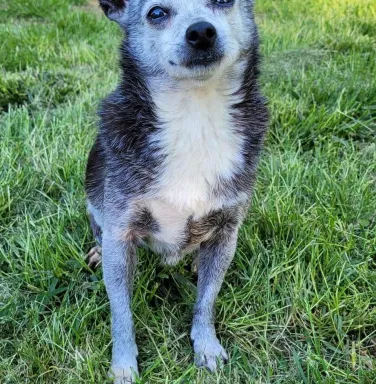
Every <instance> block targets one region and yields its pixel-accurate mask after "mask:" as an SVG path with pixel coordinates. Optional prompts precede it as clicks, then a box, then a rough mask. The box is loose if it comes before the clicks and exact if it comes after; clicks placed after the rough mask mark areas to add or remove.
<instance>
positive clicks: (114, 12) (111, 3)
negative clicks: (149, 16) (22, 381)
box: [99, 0, 129, 23]
mask: <svg viewBox="0 0 376 384" xmlns="http://www.w3.org/2000/svg"><path fill="white" fill-rule="evenodd" d="M128 1H129V0H99V5H100V6H101V8H102V10H103V12H104V14H105V15H106V16H107V17H108V18H109V19H110V20H112V21H116V22H117V23H120V22H121V19H122V17H123V15H124V13H125V9H126V7H127V5H128V4H127V3H128Z"/></svg>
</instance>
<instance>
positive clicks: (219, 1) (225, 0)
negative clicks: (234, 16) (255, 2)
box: [213, 0, 235, 7]
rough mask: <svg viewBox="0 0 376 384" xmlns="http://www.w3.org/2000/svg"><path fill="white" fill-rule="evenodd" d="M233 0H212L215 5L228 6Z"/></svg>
mask: <svg viewBox="0 0 376 384" xmlns="http://www.w3.org/2000/svg"><path fill="white" fill-rule="evenodd" d="M234 2H235V0H213V3H214V4H215V5H219V6H220V7H229V6H231V5H233V4H234Z"/></svg>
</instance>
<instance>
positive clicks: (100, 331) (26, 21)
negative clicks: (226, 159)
mask: <svg viewBox="0 0 376 384" xmlns="http://www.w3.org/2000/svg"><path fill="white" fill-rule="evenodd" d="M257 18H258V22H259V26H260V30H261V37H262V52H263V57H264V59H263V76H262V86H263V90H264V93H265V95H266V96H267V97H268V99H269V104H270V110H271V116H272V117H271V124H270V133H269V136H268V140H267V143H266V149H265V151H264V155H263V158H262V162H261V166H260V173H259V179H258V184H257V188H256V191H255V195H254V199H253V206H252V208H251V210H250V212H249V215H248V218H247V221H246V223H245V224H244V226H243V227H242V230H241V235H240V239H239V246H238V250H237V254H236V257H235V260H234V263H233V265H232V267H231V269H230V271H229V274H228V276H227V279H226V282H225V284H224V287H223V290H222V292H221V294H220V297H219V300H218V305H217V329H218V334H219V337H220V339H221V341H222V342H223V343H224V345H225V347H226V348H227V350H228V352H229V354H230V363H229V364H228V365H227V366H225V368H224V369H223V370H221V371H219V372H218V373H217V374H213V375H212V374H210V373H208V372H206V371H205V370H199V369H197V368H195V366H194V365H193V363H192V361H193V353H192V350H191V347H190V341H189V327H190V322H191V313H192V308H193V304H194V298H195V287H194V282H195V276H194V274H193V273H192V272H191V270H190V262H189V261H188V260H187V262H186V263H185V264H182V265H180V266H179V267H177V268H174V269H168V268H164V267H161V266H160V265H159V263H158V260H159V259H158V257H156V256H155V255H153V254H150V253H147V252H145V251H140V264H139V270H138V275H137V282H136V288H135V296H134V305H133V307H134V314H135V323H136V329H137V341H138V345H139V350H140V358H139V362H140V370H141V372H142V379H141V380H140V382H141V383H150V384H157V383H161V384H162V383H179V384H180V383H185V384H190V383H197V384H199V383H200V384H201V383H202V384H211V383H229V384H237V383H239V384H244V383H260V384H264V383H285V384H287V383H289V384H290V383H304V384H307V383H328V384H329V383H330V384H331V383H333V384H339V383H340V384H345V383H376V2H375V1H374V0H335V1H334V0H333V1H330V0H305V1H303V0H278V1H272V0H259V1H258V4H257ZM120 39H121V35H120V33H119V31H118V30H117V28H116V26H115V25H114V24H111V23H109V22H108V21H107V20H106V19H105V18H104V17H103V16H102V15H101V13H100V12H99V10H98V8H97V7H96V5H95V3H93V2H91V1H90V2H89V3H87V2H86V1H85V0H40V1H35V0H12V1H11V0H0V153H1V155H0V278H1V280H0V382H1V383H7V384H13V383H14V384H16V383H17V384H18V383H62V384H65V383H109V382H110V381H109V380H108V379H107V376H106V374H107V370H108V368H109V364H110V352H111V351H110V349H111V337H110V316H109V304H108V300H107V297H106V293H105V289H104V284H103V281H102V273H101V271H100V270H99V271H96V272H94V271H91V270H90V269H89V268H88V267H87V266H86V265H85V262H84V255H85V253H86V252H87V251H88V249H89V248H90V247H91V246H92V244H93V238H92V235H91V233H90V230H89V225H88V220H87V217H86V213H85V195H84V190H83V175H84V168H85V162H86V158H87V155H88V151H89V148H90V146H91V144H92V142H93V139H94V137H95V131H96V126H97V117H96V109H97V106H98V103H99V101H100V100H101V98H103V97H104V96H105V95H106V94H108V93H109V92H110V91H111V90H112V89H114V87H115V85H116V82H117V78H118V69H117V46H118V44H119V42H120Z"/></svg>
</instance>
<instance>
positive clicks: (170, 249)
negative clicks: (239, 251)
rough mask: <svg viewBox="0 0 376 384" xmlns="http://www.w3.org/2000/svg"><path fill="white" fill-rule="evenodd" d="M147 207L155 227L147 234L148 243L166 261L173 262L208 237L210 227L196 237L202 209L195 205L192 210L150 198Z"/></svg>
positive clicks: (202, 218) (201, 219) (191, 250)
mask: <svg viewBox="0 0 376 384" xmlns="http://www.w3.org/2000/svg"><path fill="white" fill-rule="evenodd" d="M146 208H147V209H148V211H149V212H150V214H151V215H152V217H153V220H154V221H155V223H156V228H157V230H156V231H154V232H153V233H152V234H150V236H148V238H147V244H148V246H149V247H150V248H151V249H152V250H153V251H154V252H157V253H159V254H161V255H162V256H163V262H164V263H165V264H171V265H173V264H176V263H177V262H179V261H180V260H181V259H182V258H183V257H184V256H185V255H186V254H188V253H190V252H193V251H195V250H196V249H197V248H198V247H199V246H200V244H201V243H202V242H203V241H205V240H207V239H208V238H209V237H210V234H211V232H212V228H210V226H207V227H205V228H204V229H203V230H202V231H201V232H200V233H199V235H198V236H197V233H196V234H195V228H197V226H198V225H199V224H200V223H203V222H204V221H205V211H204V209H203V208H202V209H201V208H200V207H197V209H196V210H194V211H192V210H188V209H179V208H177V207H174V206H172V205H171V204H169V203H166V202H164V201H162V200H152V201H149V202H148V203H147V205H146ZM196 232H197V231H196Z"/></svg>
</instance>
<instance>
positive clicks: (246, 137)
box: [85, 0, 268, 383]
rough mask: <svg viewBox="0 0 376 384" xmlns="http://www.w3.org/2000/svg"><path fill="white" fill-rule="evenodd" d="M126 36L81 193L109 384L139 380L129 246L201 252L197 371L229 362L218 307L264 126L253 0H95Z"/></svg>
mask: <svg viewBox="0 0 376 384" xmlns="http://www.w3.org/2000/svg"><path fill="white" fill-rule="evenodd" d="M100 6H101V8H102V9H103V11H104V13H105V14H106V16H107V17H108V18H109V19H110V20H112V21H115V22H116V23H118V25H119V26H120V27H121V29H122V30H123V31H124V36H125V37H124V40H123V43H122V45H121V49H120V56H121V60H120V68H121V80H120V84H119V86H118V87H117V89H116V90H115V91H114V92H113V93H112V94H111V95H110V96H109V97H108V98H107V99H105V100H104V102H103V103H102V105H101V108H100V120H101V121H100V129H99V133H98V136H97V139H96V142H95V144H94V147H93V148H92V151H91V153H90V156H89V160H88V166H87V174H86V183H85V184H86V193H87V199H88V212H89V216H90V221H91V226H92V229H93V232H94V235H95V237H96V240H97V242H98V247H96V248H95V249H93V250H92V252H91V253H90V254H89V264H90V265H94V264H97V263H99V262H100V261H101V262H102V265H103V274H104V282H105V286H106V290H107V293H108V297H109V301H110V307H111V316H112V338H113V351H112V368H111V372H112V375H113V376H114V379H115V382H116V383H132V382H134V381H135V380H136V377H137V376H138V368H137V357H138V351H137V346H136V342H135V332H134V325H133V320H132V313H131V300H132V287H133V280H134V273H135V268H136V263H137V256H136V250H137V248H138V247H139V246H147V247H148V248H150V249H151V250H153V251H154V252H157V253H159V254H161V255H162V261H163V263H164V264H168V265H175V264H176V263H178V262H179V261H181V260H182V259H183V258H184V257H185V256H186V255H189V254H193V253H194V254H196V257H197V266H198V271H197V272H198V288H197V302H196V304H195V309H194V315H193V323H192V330H191V339H192V342H193V348H194V353H195V362H196V364H197V365H198V366H202V367H206V368H208V369H209V370H210V371H214V370H215V369H216V368H217V365H219V363H221V361H226V360H227V359H228V356H227V353H226V351H225V350H224V348H223V347H222V346H221V344H220V342H219V340H218V338H217V336H216V331H215V327H214V304H215V300H216V297H217V295H218V293H219V291H220V288H221V285H222V283H223V280H224V277H225V274H226V271H227V269H228V268H229V266H230V264H231V261H232V259H233V257H234V254H235V250H236V245H237V237H238V230H239V227H240V225H241V224H242V222H243V220H244V218H245V215H246V213H247V210H248V207H249V205H250V199H251V196H252V189H253V186H254V183H255V179H256V171H257V164H258V160H259V156H260V153H261V150H262V147H263V142H264V138H265V134H266V132H267V125H268V111H267V104H266V100H265V99H264V97H263V96H262V95H261V93H260V90H259V84H258V79H259V61H260V60H259V38H258V32H257V27H256V24H255V19H254V4H253V0H195V1H188V0H100Z"/></svg>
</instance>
